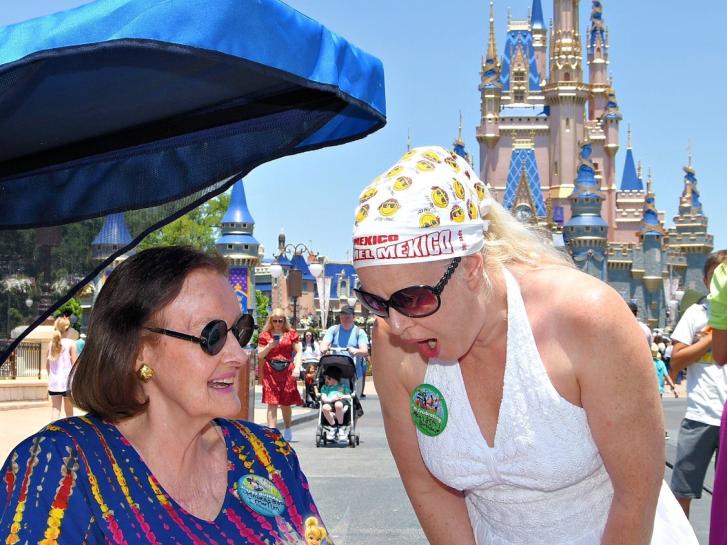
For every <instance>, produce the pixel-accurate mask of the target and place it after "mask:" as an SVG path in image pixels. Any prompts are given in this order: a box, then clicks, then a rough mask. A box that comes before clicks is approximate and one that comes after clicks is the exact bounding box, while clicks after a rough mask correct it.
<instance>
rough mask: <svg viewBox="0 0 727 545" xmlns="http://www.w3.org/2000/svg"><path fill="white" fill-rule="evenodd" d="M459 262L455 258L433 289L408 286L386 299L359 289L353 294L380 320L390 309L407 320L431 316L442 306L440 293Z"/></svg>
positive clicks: (387, 314)
mask: <svg viewBox="0 0 727 545" xmlns="http://www.w3.org/2000/svg"><path fill="white" fill-rule="evenodd" d="M460 261H461V258H459V257H455V258H454V259H453V260H452V263H450V264H449V267H447V270H446V271H444V275H443V276H442V278H441V279H440V280H439V282H437V285H436V286H434V287H432V286H409V287H408V288H404V289H400V290H399V291H397V292H394V293H393V294H392V295H391V297H389V298H388V299H384V298H383V297H379V296H378V295H374V294H373V293H368V292H365V291H363V290H360V289H354V290H353V292H354V293H355V294H356V297H358V300H359V301H360V302H361V304H362V305H363V306H364V307H366V308H367V309H368V310H369V311H370V312H372V313H373V314H375V315H376V316H380V317H382V318H388V317H389V309H390V308H393V309H395V310H396V311H397V312H398V313H399V314H403V315H404V316H408V317H409V318H424V317H425V316H431V315H432V314H434V313H435V312H437V311H438V310H439V307H440V306H441V305H442V298H441V297H440V296H441V294H442V291H444V286H446V285H447V282H448V281H449V279H450V278H451V277H452V274H454V271H455V269H457V265H459V262H460Z"/></svg>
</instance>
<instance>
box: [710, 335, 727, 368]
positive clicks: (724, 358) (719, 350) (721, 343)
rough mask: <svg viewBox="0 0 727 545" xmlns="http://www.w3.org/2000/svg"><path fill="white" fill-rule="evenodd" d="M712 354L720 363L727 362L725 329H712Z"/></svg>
mask: <svg viewBox="0 0 727 545" xmlns="http://www.w3.org/2000/svg"><path fill="white" fill-rule="evenodd" d="M712 356H714V361H716V362H717V363H718V364H720V365H724V364H725V363H727V329H713V330H712Z"/></svg>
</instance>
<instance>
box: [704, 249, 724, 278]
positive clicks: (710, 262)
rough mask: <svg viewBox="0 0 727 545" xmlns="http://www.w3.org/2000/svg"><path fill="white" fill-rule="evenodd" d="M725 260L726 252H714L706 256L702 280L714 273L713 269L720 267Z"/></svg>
mask: <svg viewBox="0 0 727 545" xmlns="http://www.w3.org/2000/svg"><path fill="white" fill-rule="evenodd" d="M726 259H727V250H717V251H716V252H712V253H711V254H709V255H708V256H707V260H706V261H705V262H704V268H703V271H702V272H704V279H705V280H707V277H708V276H709V275H710V274H712V273H713V272H714V269H716V268H717V266H718V265H720V264H721V263H722V262H723V261H724V260H726Z"/></svg>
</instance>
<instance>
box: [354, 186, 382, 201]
mask: <svg viewBox="0 0 727 545" xmlns="http://www.w3.org/2000/svg"><path fill="white" fill-rule="evenodd" d="M378 192H379V190H378V189H376V188H375V187H371V188H369V189H367V190H366V191H364V192H363V193H361V196H360V197H359V198H358V202H360V203H361V204H363V203H365V202H366V201H368V200H369V199H370V198H371V197H373V196H374V195H376V194H377V193H378Z"/></svg>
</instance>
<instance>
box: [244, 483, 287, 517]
mask: <svg viewBox="0 0 727 545" xmlns="http://www.w3.org/2000/svg"><path fill="white" fill-rule="evenodd" d="M237 492H238V494H239V496H240V499H241V500H242V501H243V502H245V505H247V506H248V507H249V508H250V509H252V510H253V511H256V512H258V513H260V514H261V515H263V516H265V517H276V516H278V515H280V514H281V513H282V512H283V511H284V510H285V502H284V501H283V495H282V494H281V493H280V490H278V488H277V487H276V486H275V485H274V484H273V483H272V482H271V481H270V480H268V479H266V478H265V477H261V476H260V475H245V476H244V477H240V479H239V480H238V481H237Z"/></svg>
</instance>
